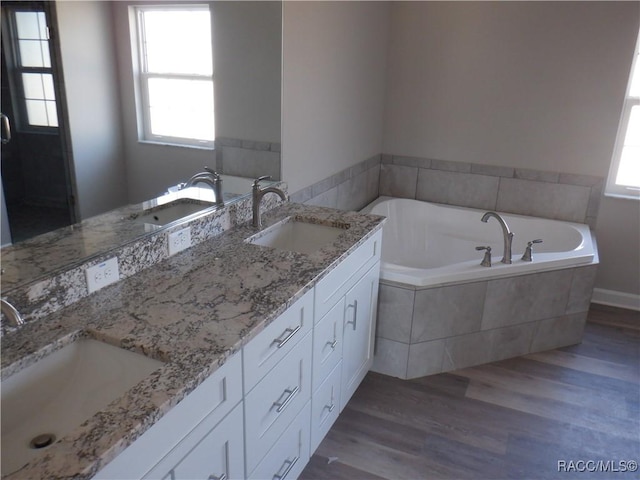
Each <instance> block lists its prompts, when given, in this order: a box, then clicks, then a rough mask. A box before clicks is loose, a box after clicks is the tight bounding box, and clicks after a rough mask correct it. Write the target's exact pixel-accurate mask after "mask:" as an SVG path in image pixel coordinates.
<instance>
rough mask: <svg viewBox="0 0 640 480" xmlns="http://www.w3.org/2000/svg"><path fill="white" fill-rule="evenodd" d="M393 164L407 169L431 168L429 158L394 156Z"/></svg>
mask: <svg viewBox="0 0 640 480" xmlns="http://www.w3.org/2000/svg"><path fill="white" fill-rule="evenodd" d="M393 164H394V165H403V166H405V167H418V168H430V167H431V160H430V159H428V158H420V157H405V156H394V157H393Z"/></svg>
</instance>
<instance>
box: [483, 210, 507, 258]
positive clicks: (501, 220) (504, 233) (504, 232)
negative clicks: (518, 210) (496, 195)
mask: <svg viewBox="0 0 640 480" xmlns="http://www.w3.org/2000/svg"><path fill="white" fill-rule="evenodd" d="M489 217H494V218H495V219H496V220H498V222H499V223H500V226H501V227H502V238H503V241H504V253H503V254H502V260H500V261H501V262H502V263H511V241H512V240H513V233H511V230H509V226H508V225H507V222H505V221H504V218H502V217H501V216H500V215H499V214H498V213H496V212H487V213H485V214H484V215H483V216H482V218H481V221H483V222H484V223H487V221H489Z"/></svg>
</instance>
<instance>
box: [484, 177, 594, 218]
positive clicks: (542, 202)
mask: <svg viewBox="0 0 640 480" xmlns="http://www.w3.org/2000/svg"><path fill="white" fill-rule="evenodd" d="M590 193H591V189H590V187H581V186H577V185H564V184H559V183H545V182H533V181H530V180H519V179H515V178H501V179H500V188H499V190H498V202H497V206H496V209H497V210H499V211H502V212H512V213H518V214H521V215H532V216H534V217H542V218H552V219H556V220H566V221H569V222H584V219H585V214H586V211H587V204H588V202H589V195H590Z"/></svg>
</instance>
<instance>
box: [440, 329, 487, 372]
mask: <svg viewBox="0 0 640 480" xmlns="http://www.w3.org/2000/svg"><path fill="white" fill-rule="evenodd" d="M492 335H493V334H492V333H491V332H476V333H469V334H467V335H460V336H457V337H449V338H447V339H446V340H445V345H444V355H443V357H442V371H443V372H448V371H451V370H457V369H459V368H466V367H471V366H473V365H481V364H483V363H487V362H488V361H489V359H490V358H491V348H492V347H491V341H492Z"/></svg>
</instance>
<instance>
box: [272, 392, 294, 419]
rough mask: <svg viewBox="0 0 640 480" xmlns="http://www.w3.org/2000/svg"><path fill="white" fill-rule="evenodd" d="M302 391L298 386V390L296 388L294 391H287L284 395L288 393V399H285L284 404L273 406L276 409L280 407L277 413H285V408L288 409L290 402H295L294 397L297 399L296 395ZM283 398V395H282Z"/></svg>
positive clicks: (277, 403) (276, 403) (279, 403)
mask: <svg viewBox="0 0 640 480" xmlns="http://www.w3.org/2000/svg"><path fill="white" fill-rule="evenodd" d="M299 391H300V387H298V386H296V388H294V389H293V390H290V389H288V388H287V389H286V390H285V391H284V392H283V394H285V393H288V395H287V398H285V399H284V402H274V403H273V406H274V407H278V408H277V409H276V412H278V413H280V412H281V411H283V410H284V409H285V408H287V405H289V402H290V401H291V400H293V397H295V395H296V393H298V392H299ZM280 396H282V395H280Z"/></svg>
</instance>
